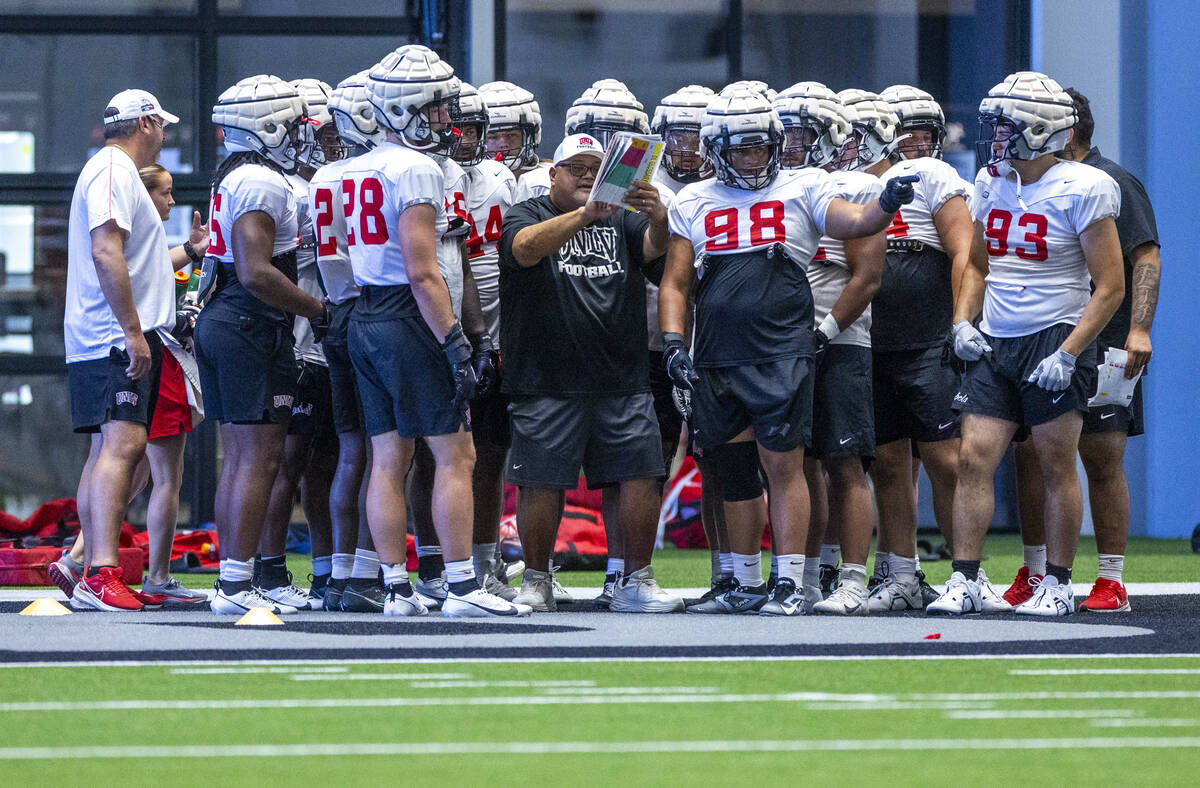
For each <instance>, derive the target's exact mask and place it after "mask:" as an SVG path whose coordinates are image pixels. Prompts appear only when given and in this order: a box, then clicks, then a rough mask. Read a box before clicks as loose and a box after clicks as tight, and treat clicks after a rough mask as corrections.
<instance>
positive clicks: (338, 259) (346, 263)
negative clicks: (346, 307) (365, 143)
mask: <svg viewBox="0 0 1200 788" xmlns="http://www.w3.org/2000/svg"><path fill="white" fill-rule="evenodd" d="M348 161H349V160H348V159H341V160H339V161H332V162H330V163H329V164H326V165H325V166H324V167H321V168H320V169H319V170H317V172H316V174H315V175H313V178H312V180H311V181H309V184H308V203H309V208H310V210H311V212H312V217H313V241H314V242H315V243H316V248H315V250H314V251H315V252H316V255H317V268H319V269H320V271H321V281H322V282H323V283H324V284H325V290H326V292H327V294H328V295H329V300H330V302H332V303H334V304H344V303H345V302H347V301H349V300H350V299H351V298H357V297H358V285H356V284H355V283H354V271H353V270H352V269H351V268H350V254H349V250H348V249H347V247H346V213H345V211H344V210H343V202H342V200H343V198H344V196H345V195H344V194H343V192H342V172H343V171H344V170H345V168H346V164H347V162H348Z"/></svg>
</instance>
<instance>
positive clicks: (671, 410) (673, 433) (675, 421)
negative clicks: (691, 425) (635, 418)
mask: <svg viewBox="0 0 1200 788" xmlns="http://www.w3.org/2000/svg"><path fill="white" fill-rule="evenodd" d="M649 353H650V394H651V395H652V396H653V397H654V415H655V416H657V417H658V432H659V435H660V437H661V440H662V443H663V445H666V446H678V445H679V436H680V435H681V434H682V432H683V416H681V415H679V409H678V408H676V407H675V398H674V397H673V396H672V395H671V392H672V390H673V389H674V388H675V384H673V383H672V382H671V378H670V376H669V375H667V366H666V364H665V363H664V362H663V354H662V352H661V351H658V350H651V351H649ZM672 459H674V457H673V456H672V457H665V458H664V460H665V461H666V462H668V463H669V462H670V461H671V460H672Z"/></svg>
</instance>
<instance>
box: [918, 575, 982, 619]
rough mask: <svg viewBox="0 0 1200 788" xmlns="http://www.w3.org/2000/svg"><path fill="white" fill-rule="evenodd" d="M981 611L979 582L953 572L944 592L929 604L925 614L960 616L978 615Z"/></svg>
mask: <svg viewBox="0 0 1200 788" xmlns="http://www.w3.org/2000/svg"><path fill="white" fill-rule="evenodd" d="M982 609H983V602H982V601H981V600H980V597H979V581H977V580H968V579H967V576H966V575H964V574H963V573H962V572H955V573H954V574H952V575H950V579H949V580H948V581H947V582H946V590H945V591H943V592H942V595H941V596H939V597H938V598H937V599H935V600H933V601H932V602H930V603H929V606H928V607H926V608H925V612H926V613H930V614H932V615H945V616H961V615H963V614H965V613H979V612H980V611H981V610H982Z"/></svg>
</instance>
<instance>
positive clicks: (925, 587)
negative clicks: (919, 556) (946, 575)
mask: <svg viewBox="0 0 1200 788" xmlns="http://www.w3.org/2000/svg"><path fill="white" fill-rule="evenodd" d="M917 583H919V584H920V586H921V604H923V605H924V606H925V607H929V605H930V603H932V602H933V601H934V600H936V599H937V598H938V597H940V596H941V594H939V593H938V592H937V591H935V590H934V589H933V586H931V585H929V583H926V582H925V573H924V572H922V571H921V570H920V569H918V570H917Z"/></svg>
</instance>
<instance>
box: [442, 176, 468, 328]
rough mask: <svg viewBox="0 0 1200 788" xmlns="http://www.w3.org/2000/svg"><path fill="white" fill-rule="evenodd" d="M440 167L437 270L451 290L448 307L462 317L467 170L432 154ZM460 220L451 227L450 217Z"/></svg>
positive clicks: (466, 228)
mask: <svg viewBox="0 0 1200 788" xmlns="http://www.w3.org/2000/svg"><path fill="white" fill-rule="evenodd" d="M433 158H434V161H436V162H437V163H438V166H439V167H441V168H442V178H443V183H444V184H445V186H444V188H445V202H444V203H443V206H442V207H443V208H444V209H445V214H446V218H445V223H444V224H443V223H439V224H438V270H440V271H441V272H442V278H443V279H445V280H446V287H447V288H449V289H450V306H451V308H452V309H453V310H454V316H455V317H457V318H458V319H459V320H462V299H463V253H462V245H463V242H464V241H466V240H467V233H468V232H470V229H469V228H468V227H467V192H469V191H470V189H469V188H468V187H467V173H466V170H464V169H463V168H462V167H461V166H460V165H459V163H458V162H456V161H454V160H453V159H451V158H449V157H433ZM455 217H457V218H459V219H462V222H461V223H458V224H457V226H455V227H451V226H450V220H451V219H453V218H455Z"/></svg>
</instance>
